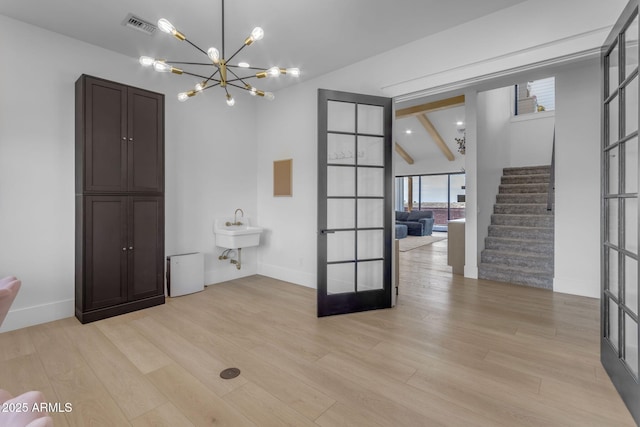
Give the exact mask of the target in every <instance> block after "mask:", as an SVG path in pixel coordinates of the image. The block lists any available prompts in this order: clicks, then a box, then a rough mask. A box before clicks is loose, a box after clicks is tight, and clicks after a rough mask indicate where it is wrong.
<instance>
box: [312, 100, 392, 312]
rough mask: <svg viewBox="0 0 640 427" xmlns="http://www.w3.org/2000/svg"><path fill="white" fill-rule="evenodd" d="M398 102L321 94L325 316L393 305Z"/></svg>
mask: <svg viewBox="0 0 640 427" xmlns="http://www.w3.org/2000/svg"><path fill="white" fill-rule="evenodd" d="M391 132H392V107H391V99H389V98H383V97H377V96H370V95H361V94H354V93H347V92H338V91H330V90H324V89H320V90H319V91H318V286H317V288H318V316H328V315H333V314H343V313H351V312H357V311H364V310H374V309H379V308H388V307H391V277H392V275H391V258H392V250H391V243H392V228H391V227H392V214H393V175H392V163H391V162H392V151H391V147H392V144H391V141H392V133H391Z"/></svg>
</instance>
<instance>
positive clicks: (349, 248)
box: [327, 231, 356, 262]
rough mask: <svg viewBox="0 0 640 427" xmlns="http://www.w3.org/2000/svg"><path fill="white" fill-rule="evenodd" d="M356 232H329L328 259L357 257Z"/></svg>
mask: <svg viewBox="0 0 640 427" xmlns="http://www.w3.org/2000/svg"><path fill="white" fill-rule="evenodd" d="M354 238H355V232H353V231H336V232H335V233H330V234H327V261H328V262H334V261H352V260H354V259H355V246H356V245H355V241H354V240H353V239H354Z"/></svg>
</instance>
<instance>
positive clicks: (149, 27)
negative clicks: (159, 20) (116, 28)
mask: <svg viewBox="0 0 640 427" xmlns="http://www.w3.org/2000/svg"><path fill="white" fill-rule="evenodd" d="M122 25H124V26H125V27H129V28H133V29H134V30H138V31H140V32H143V33H145V34H148V35H150V36H152V35H153V33H155V31H156V30H157V29H158V27H156V26H155V25H153V24H150V23H149V22H147V21H145V20H144V19H142V18H138V17H137V16H135V15H134V14H132V13H130V14H128V15H127V17H126V18H124V21H122Z"/></svg>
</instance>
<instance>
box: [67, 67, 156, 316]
mask: <svg viewBox="0 0 640 427" xmlns="http://www.w3.org/2000/svg"><path fill="white" fill-rule="evenodd" d="M163 259H164V95H162V94H158V93H154V92H149V91H146V90H142V89H138V88H134V87H130V86H126V85H122V84H119V83H114V82H110V81H108V80H103V79H99V78H96V77H91V76H87V75H82V76H81V77H80V78H79V79H78V80H77V81H76V292H75V298H76V317H77V318H78V319H79V320H80V321H81V322H82V323H87V322H92V321H94V320H99V319H104V318H106V317H111V316H115V315H118V314H123V313H128V312H131V311H135V310H140V309H143V308H147V307H152V306H154V305H158V304H163V303H164V263H163Z"/></svg>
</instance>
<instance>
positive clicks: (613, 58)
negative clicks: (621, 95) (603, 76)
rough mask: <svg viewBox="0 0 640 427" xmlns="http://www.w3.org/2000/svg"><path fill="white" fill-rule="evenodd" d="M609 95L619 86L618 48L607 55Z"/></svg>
mask: <svg viewBox="0 0 640 427" xmlns="http://www.w3.org/2000/svg"><path fill="white" fill-rule="evenodd" d="M608 61H609V70H608V71H609V95H611V94H612V93H613V92H615V91H616V89H617V88H618V85H619V84H620V80H619V76H618V46H616V47H615V48H614V49H613V50H612V51H611V53H610V54H609V58H608Z"/></svg>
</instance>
